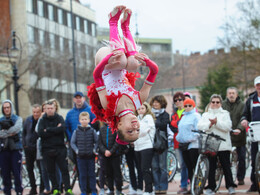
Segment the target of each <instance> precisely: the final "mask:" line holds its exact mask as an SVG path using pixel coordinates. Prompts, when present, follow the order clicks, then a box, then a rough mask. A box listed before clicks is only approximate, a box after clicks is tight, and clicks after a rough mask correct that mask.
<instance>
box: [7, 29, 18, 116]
mask: <svg viewBox="0 0 260 195" xmlns="http://www.w3.org/2000/svg"><path fill="white" fill-rule="evenodd" d="M11 40H12V43H11V44H12V46H11V48H9V44H10V41H11ZM16 41H17V42H18V44H17V45H16ZM6 50H7V56H8V60H9V63H10V64H11V65H12V67H13V77H12V78H13V81H14V102H15V110H16V114H17V115H19V105H18V91H19V89H20V87H21V85H19V84H18V79H19V76H18V74H17V73H18V69H17V66H18V65H19V64H20V62H21V58H22V43H21V40H20V38H19V37H18V36H17V35H16V33H15V31H12V34H11V36H10V37H9V38H8V40H7V48H6Z"/></svg>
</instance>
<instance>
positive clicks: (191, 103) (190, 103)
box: [183, 99, 196, 107]
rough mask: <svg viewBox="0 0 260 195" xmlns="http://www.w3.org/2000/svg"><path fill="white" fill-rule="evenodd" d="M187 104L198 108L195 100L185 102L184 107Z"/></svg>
mask: <svg viewBox="0 0 260 195" xmlns="http://www.w3.org/2000/svg"><path fill="white" fill-rule="evenodd" d="M186 104H189V105H192V106H193V107H195V106H196V104H195V102H194V101H193V99H186V100H184V102H183V105H184V106H185V105H186Z"/></svg>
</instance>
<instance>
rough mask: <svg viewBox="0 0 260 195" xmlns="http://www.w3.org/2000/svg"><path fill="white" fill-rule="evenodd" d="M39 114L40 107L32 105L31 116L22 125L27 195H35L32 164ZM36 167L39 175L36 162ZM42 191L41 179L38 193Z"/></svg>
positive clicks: (34, 155) (34, 154)
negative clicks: (29, 187) (28, 189)
mask: <svg viewBox="0 0 260 195" xmlns="http://www.w3.org/2000/svg"><path fill="white" fill-rule="evenodd" d="M41 113H42V111H41V106H40V105H39V104H34V105H33V106H32V115H31V116H29V117H28V118H27V119H26V120H25V122H24V124H23V133H22V136H23V142H22V143H23V148H24V153H25V158H26V168H27V172H28V175H29V180H30V186H31V190H30V192H29V195H33V194H37V186H36V183H35V176H34V171H33V169H34V162H35V161H36V142H37V138H38V135H37V133H36V131H35V127H36V124H37V122H38V119H39V118H40V116H41ZM37 166H38V168H39V172H40V175H41V169H40V163H39V161H37ZM40 178H42V177H40ZM43 190H44V185H43V181H42V179H41V185H40V193H41V192H43Z"/></svg>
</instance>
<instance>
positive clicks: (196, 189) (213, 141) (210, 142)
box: [191, 130, 225, 195]
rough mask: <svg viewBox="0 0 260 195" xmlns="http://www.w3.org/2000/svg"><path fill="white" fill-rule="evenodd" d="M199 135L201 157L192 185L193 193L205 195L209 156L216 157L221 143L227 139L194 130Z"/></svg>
mask: <svg viewBox="0 0 260 195" xmlns="http://www.w3.org/2000/svg"><path fill="white" fill-rule="evenodd" d="M192 131H193V132H196V133H199V154H200V155H199V157H198V160H197V164H196V167H195V171H194V175H193V178H192V183H191V193H192V194H195V195H199V194H202V193H203V189H204V186H205V184H206V181H207V179H208V175H209V160H208V156H214V155H216V154H217V152H218V149H219V145H220V143H221V141H225V139H223V138H221V137H220V136H218V135H215V134H214V133H205V132H204V131H201V130H192Z"/></svg>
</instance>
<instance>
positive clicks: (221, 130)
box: [198, 107, 232, 151]
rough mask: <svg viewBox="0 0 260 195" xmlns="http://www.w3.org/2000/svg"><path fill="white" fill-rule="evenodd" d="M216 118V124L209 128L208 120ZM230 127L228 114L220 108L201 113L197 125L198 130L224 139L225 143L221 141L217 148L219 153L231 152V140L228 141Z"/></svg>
mask: <svg viewBox="0 0 260 195" xmlns="http://www.w3.org/2000/svg"><path fill="white" fill-rule="evenodd" d="M214 118H217V123H216V124H214V125H212V127H211V128H209V126H210V124H211V123H210V121H209V119H214ZM231 127H232V122H231V119H230V115H229V112H228V111H226V110H223V109H222V107H220V108H218V109H211V108H209V110H208V112H205V113H203V115H202V117H201V120H200V121H199V123H198V129H200V130H204V131H206V132H209V133H211V132H213V133H214V134H216V135H219V136H220V137H221V138H223V139H225V140H226V141H221V144H220V146H219V151H226V150H229V151H231V149H232V145H231V139H230V130H231Z"/></svg>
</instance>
